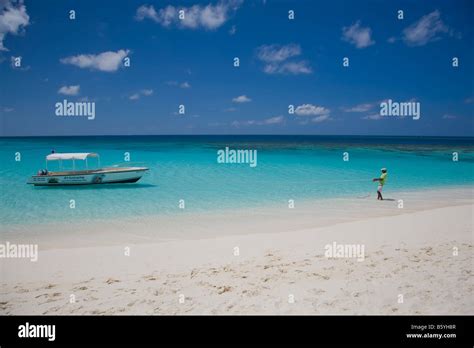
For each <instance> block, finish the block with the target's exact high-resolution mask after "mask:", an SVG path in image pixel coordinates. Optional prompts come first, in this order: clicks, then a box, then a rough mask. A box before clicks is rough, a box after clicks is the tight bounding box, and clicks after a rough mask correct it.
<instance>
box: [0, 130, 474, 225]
mask: <svg viewBox="0 0 474 348" xmlns="http://www.w3.org/2000/svg"><path fill="white" fill-rule="evenodd" d="M0 144H1V147H0V160H1V162H0V163H1V167H0V198H1V200H0V214H1V222H2V224H23V223H25V224H35V223H43V222H51V221H59V220H61V221H64V220H69V219H73V220H74V219H81V220H90V219H99V218H100V219H102V218H105V219H107V218H116V217H127V216H140V215H149V214H172V213H176V212H178V211H180V210H179V208H178V201H179V200H180V199H184V200H185V204H186V212H199V211H209V210H219V209H226V208H239V207H246V208H248V207H252V206H259V205H265V204H279V202H281V203H282V204H285V202H287V201H288V199H295V200H298V199H319V198H331V197H339V196H347V197H351V196H354V197H355V196H362V195H367V194H369V193H370V192H372V193H374V192H375V190H376V186H377V184H376V183H373V182H371V179H372V178H374V177H378V176H379V175H380V168H381V167H387V168H388V173H389V174H388V180H387V184H386V186H385V188H384V190H385V191H386V192H393V191H397V190H410V189H424V188H426V189H429V188H436V187H442V186H454V185H456V186H458V185H472V184H473V182H474V175H473V174H474V138H412V137H337V136H334V137H322V136H175V137H173V136H155V137H149V136H147V137H69V138H66V137H64V138H62V137H54V138H48V137H45V138H2V139H0ZM226 146H229V147H230V148H233V149H256V150H258V157H257V160H258V162H257V163H258V164H257V166H256V167H255V168H251V167H250V166H249V165H248V164H219V163H217V150H219V149H223V148H225V147H226ZM51 149H55V150H56V152H98V153H100V155H101V162H102V165H103V166H105V165H112V164H115V163H123V162H124V152H130V155H131V163H135V162H142V163H143V164H144V165H146V166H147V167H149V168H150V169H151V170H150V172H149V173H148V174H146V175H145V176H144V177H143V178H142V179H141V180H140V181H139V182H138V183H135V184H113V185H97V186H76V187H34V186H31V185H27V184H26V181H27V179H28V177H29V176H30V175H32V174H34V173H36V172H37V171H38V169H41V168H44V167H45V161H44V158H45V156H46V155H47V154H49V153H50V151H51ZM454 151H456V152H458V153H459V161H458V162H454V161H453V160H452V153H453V152H454ZM16 152H20V153H21V161H19V162H16V161H15V153H16ZM343 152H348V153H349V161H347V162H345V161H343ZM93 163H94V159H91V160H90V164H93ZM50 169H52V170H54V164H53V165H51V166H50ZM71 199H74V200H75V201H76V208H75V209H70V207H69V200H71Z"/></svg>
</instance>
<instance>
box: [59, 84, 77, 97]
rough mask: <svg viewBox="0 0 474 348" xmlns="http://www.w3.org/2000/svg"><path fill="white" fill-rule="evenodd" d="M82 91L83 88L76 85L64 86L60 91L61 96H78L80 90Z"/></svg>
mask: <svg viewBox="0 0 474 348" xmlns="http://www.w3.org/2000/svg"><path fill="white" fill-rule="evenodd" d="M80 89H81V86H79V85H75V86H62V87H61V88H60V89H59V90H58V93H59V94H64V95H78V94H79V90H80Z"/></svg>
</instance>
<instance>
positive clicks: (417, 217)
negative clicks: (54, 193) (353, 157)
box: [0, 189, 474, 314]
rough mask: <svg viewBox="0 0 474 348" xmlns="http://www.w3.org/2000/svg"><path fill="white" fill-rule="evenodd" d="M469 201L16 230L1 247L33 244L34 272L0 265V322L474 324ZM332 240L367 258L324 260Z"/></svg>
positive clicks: (443, 196) (417, 197)
mask: <svg viewBox="0 0 474 348" xmlns="http://www.w3.org/2000/svg"><path fill="white" fill-rule="evenodd" d="M400 197H403V199H404V208H403V209H399V208H398V207H397V204H398V203H397V200H398V199H399V198H400ZM472 198H473V195H472V190H466V189H463V190H453V189H451V190H441V191H430V192H411V193H404V194H397V197H396V200H395V201H387V202H376V201H375V200H374V199H373V197H369V198H367V199H362V200H361V199H346V200H331V201H325V202H321V201H318V202H312V203H309V202H306V203H305V204H301V207H298V205H297V207H298V208H297V209H294V210H291V211H290V210H288V209H286V210H285V211H284V212H283V211H282V210H271V209H268V210H253V211H247V212H245V211H240V212H234V213H227V215H226V214H224V213H221V214H219V215H212V214H208V215H201V216H187V215H183V216H182V218H177V217H168V218H163V217H161V218H160V217H150V218H148V219H144V220H140V221H135V222H133V221H115V222H114V223H111V224H105V223H104V224H102V223H89V224H82V225H80V226H77V225H73V224H71V225H70V226H68V227H67V229H64V228H66V227H65V226H61V225H60V224H57V225H56V226H53V225H52V226H47V229H46V227H45V226H36V227H30V228H29V229H28V231H23V232H24V233H26V232H29V233H30V234H29V235H30V237H28V238H27V240H26V239H25V237H23V238H22V237H21V236H22V234H21V233H20V232H21V231H18V230H16V231H15V233H16V235H17V236H20V237H18V238H17V240H15V239H14V238H13V235H12V234H11V235H10V237H11V238H9V242H12V243H13V242H21V241H23V242H24V243H31V240H34V241H35V242H38V243H39V248H40V254H39V260H38V261H37V262H30V261H29V260H26V259H0V267H1V268H0V274H1V278H2V279H1V292H0V314H473V313H474V296H473V290H474V278H473V273H472V272H473V260H474V258H473V256H474V249H473V207H474V205H473V199H472ZM177 220H179V221H180V224H179V225H178V223H177ZM17 228H18V227H17ZM173 228H174V229H175V230H173ZM35 229H36V230H35ZM42 229H43V232H44V231H45V230H47V231H51V230H52V229H57V230H59V229H62V232H63V233H64V235H63V236H62V238H52V237H51V236H54V235H55V234H54V233H50V234H48V235H47V236H46V234H45V233H43V234H41V233H40V232H41V230H42ZM178 229H179V230H178ZM57 230H56V231H52V232H57V234H56V235H58V234H59V231H57ZM74 231H78V232H77V234H76V233H74ZM114 231H115V232H116V235H114V234H113V233H114ZM173 232H174V234H173ZM224 232H225V233H224ZM65 235H67V236H69V238H67V237H66V236H65ZM86 235H87V237H85V236H86ZM171 236H174V238H171ZM187 236H188V238H187ZM82 237H83V238H82ZM334 242H335V243H337V244H357V245H359V246H364V251H365V258H364V260H363V261H358V260H357V259H356V258H350V257H344V258H327V257H326V256H325V246H326V245H328V244H330V245H332V243H334ZM236 247H238V255H236V250H237V249H236ZM126 248H129V249H127V250H129V251H130V253H129V255H126V252H125V251H126V250H125V249H126ZM402 297H403V301H401V300H402ZM71 298H74V300H75V301H71Z"/></svg>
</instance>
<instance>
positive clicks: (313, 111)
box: [295, 104, 331, 116]
mask: <svg viewBox="0 0 474 348" xmlns="http://www.w3.org/2000/svg"><path fill="white" fill-rule="evenodd" d="M330 112H331V110H329V109H326V108H325V107H323V106H317V105H312V104H302V105H299V106H298V107H297V108H296V109H295V114H296V115H298V116H329V114H330Z"/></svg>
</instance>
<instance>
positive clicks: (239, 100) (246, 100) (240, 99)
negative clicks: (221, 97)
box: [232, 95, 252, 103]
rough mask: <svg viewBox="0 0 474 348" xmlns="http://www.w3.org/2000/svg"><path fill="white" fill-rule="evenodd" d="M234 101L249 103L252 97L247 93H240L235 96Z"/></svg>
mask: <svg viewBox="0 0 474 348" xmlns="http://www.w3.org/2000/svg"><path fill="white" fill-rule="evenodd" d="M232 101H233V102H234V103H248V102H251V101H252V99H250V98H249V97H247V96H246V95H240V96H238V97H235V98H233V99H232Z"/></svg>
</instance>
